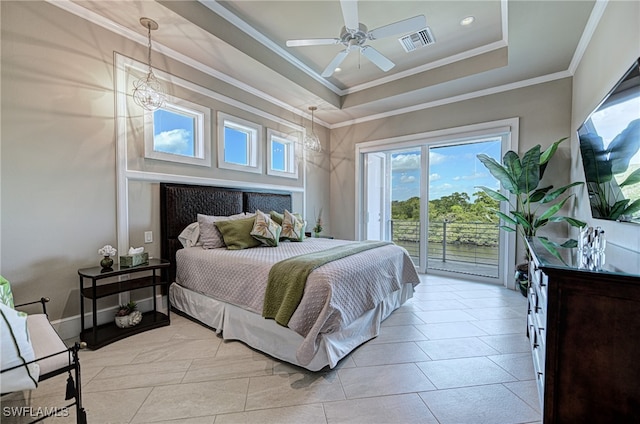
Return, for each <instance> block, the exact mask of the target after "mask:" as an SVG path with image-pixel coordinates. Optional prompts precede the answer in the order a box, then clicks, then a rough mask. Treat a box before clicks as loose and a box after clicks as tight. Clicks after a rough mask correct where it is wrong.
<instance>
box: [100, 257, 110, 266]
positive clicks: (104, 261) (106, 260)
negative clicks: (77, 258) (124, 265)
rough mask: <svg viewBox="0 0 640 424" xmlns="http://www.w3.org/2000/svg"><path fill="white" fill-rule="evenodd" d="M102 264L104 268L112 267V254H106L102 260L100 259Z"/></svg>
mask: <svg viewBox="0 0 640 424" xmlns="http://www.w3.org/2000/svg"><path fill="white" fill-rule="evenodd" d="M100 266H101V267H102V268H105V269H107V268H111V267H112V266H113V259H111V256H105V257H104V258H102V260H101V261H100Z"/></svg>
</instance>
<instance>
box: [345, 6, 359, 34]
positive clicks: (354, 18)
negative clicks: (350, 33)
mask: <svg viewBox="0 0 640 424" xmlns="http://www.w3.org/2000/svg"><path fill="white" fill-rule="evenodd" d="M340 6H341V7H342V16H343V17H344V26H345V27H347V29H351V30H355V31H357V30H358V29H359V28H360V20H359V19H358V2H357V1H354V0H340Z"/></svg>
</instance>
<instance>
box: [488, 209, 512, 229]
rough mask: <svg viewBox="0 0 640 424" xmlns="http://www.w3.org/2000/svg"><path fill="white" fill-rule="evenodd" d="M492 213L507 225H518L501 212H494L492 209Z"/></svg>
mask: <svg viewBox="0 0 640 424" xmlns="http://www.w3.org/2000/svg"><path fill="white" fill-rule="evenodd" d="M493 212H494V213H495V214H496V215H498V216H499V217H500V218H502V220H503V221H505V222H507V223H509V224H512V225H518V223H517V222H516V221H515V220H514V219H513V218H511V217H510V216H509V215H507V214H505V213H502V212H500V211H498V210H495V209H494V211H493Z"/></svg>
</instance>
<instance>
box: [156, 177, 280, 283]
mask: <svg viewBox="0 0 640 424" xmlns="http://www.w3.org/2000/svg"><path fill="white" fill-rule="evenodd" d="M256 209H260V210H262V211H264V212H269V211H272V210H273V211H278V212H281V213H282V212H283V211H284V210H285V209H288V210H291V193H286V192H267V191H258V190H239V189H233V188H223V187H210V186H202V185H188V184H174V183H160V234H161V239H162V242H161V247H160V249H161V257H162V258H163V259H168V260H169V261H171V265H170V267H169V269H168V271H167V273H168V275H165V276H164V278H167V280H165V281H169V282H174V281H175V278H176V252H177V251H178V250H179V249H182V244H181V243H180V241H178V235H180V233H181V232H182V230H184V229H185V228H186V227H187V225H189V224H191V223H192V222H196V221H197V220H198V218H197V217H198V214H199V213H200V214H203V215H216V216H228V215H233V214H237V213H240V212H255V210H256Z"/></svg>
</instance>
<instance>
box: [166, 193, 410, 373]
mask: <svg viewBox="0 0 640 424" xmlns="http://www.w3.org/2000/svg"><path fill="white" fill-rule="evenodd" d="M160 204H161V208H160V216H161V237H162V241H161V250H162V257H163V258H166V259H169V260H170V261H171V266H170V267H169V268H168V270H167V275H165V277H166V278H168V281H171V282H172V284H171V285H170V289H169V300H170V304H171V306H172V308H173V309H174V310H176V311H178V312H179V313H182V314H185V315H187V316H189V317H191V318H193V319H195V320H197V321H199V322H201V323H203V324H205V325H207V326H209V327H211V328H213V329H215V331H217V332H218V333H220V334H221V335H222V337H223V338H224V339H226V340H240V341H242V342H244V343H246V344H247V345H249V346H251V347H252V348H255V349H257V350H259V351H262V352H264V353H266V354H268V355H270V356H272V357H274V358H277V359H279V360H283V361H286V362H289V363H291V364H294V365H297V366H300V367H303V368H306V369H308V370H311V371H319V370H321V369H323V368H326V367H329V368H333V367H335V366H336V365H337V363H338V361H340V359H342V358H344V357H345V356H346V355H348V354H349V353H350V352H351V351H352V350H353V349H355V348H356V347H358V346H359V345H360V344H362V343H364V342H366V341H367V340H370V339H372V338H374V337H376V336H377V335H378V333H379V330H380V323H381V322H382V321H383V320H384V319H385V318H387V317H388V316H389V315H390V314H391V313H392V312H393V311H394V310H395V309H397V308H399V307H400V306H401V305H402V304H403V303H404V302H406V301H407V300H408V299H409V298H411V297H412V295H413V290H414V287H415V286H416V285H417V284H418V283H419V278H418V275H417V273H416V270H415V267H414V266H413V263H412V261H411V259H410V257H409V255H408V254H407V252H406V251H405V250H404V249H402V248H400V247H398V246H396V245H394V244H392V243H371V242H362V243H359V242H353V241H347V240H332V239H325V238H306V239H305V240H303V241H301V242H293V241H282V242H280V243H279V245H278V246H277V247H267V246H260V247H255V248H249V249H241V250H228V249H226V248H217V249H204V248H203V247H202V246H193V247H185V246H183V242H184V240H183V242H181V241H180V240H179V239H178V236H180V235H181V233H182V234H184V233H183V231H184V230H185V228H187V227H188V226H189V225H192V226H193V225H194V223H195V222H197V221H198V214H201V215H205V216H225V217H226V216H233V215H236V216H241V215H242V214H252V213H255V212H256V211H257V210H259V211H263V212H265V213H268V212H269V211H277V212H280V213H283V211H285V210H287V211H290V210H291V208H292V199H291V194H290V193H285V192H266V191H257V190H256V191H251V190H236V189H229V188H221V187H209V186H198V185H185V184H173V183H161V184H160ZM244 220H246V219H244ZM365 244H366V246H365ZM340 251H345V252H347V251H349V252H350V253H353V254H347V253H344V256H341V255H338V254H337V253H336V252H340ZM318 252H321V253H318ZM354 252H356V253H354ZM327 253H329V254H332V255H334V256H335V258H333V260H331V261H328V262H326V263H325V262H321V263H320V265H319V266H317V265H316V267H315V268H312V269H313V270H312V271H310V273H309V274H308V277H306V284H304V285H303V287H304V293H303V294H302V293H301V299H299V304H297V307H296V308H295V309H292V310H291V312H290V314H289V315H288V316H287V319H286V320H285V322H284V323H283V322H281V321H280V319H279V317H278V318H275V319H270V318H273V317H271V316H270V315H268V313H266V311H267V308H266V306H265V305H266V301H265V297H267V298H270V294H271V292H270V291H269V289H270V288H271V287H272V286H270V284H271V283H272V282H271V281H269V280H270V279H274V278H276V279H277V278H278V275H279V274H278V273H275V274H274V272H271V271H274V270H276V269H277V267H278V266H280V265H282V264H283V263H284V262H287V261H291V260H295V259H289V258H300V257H301V255H308V256H314V257H319V255H321V256H324V255H326V254H327ZM276 264H277V265H276ZM269 274H272V276H271V277H269ZM274 275H275V276H274ZM287 275H289V274H288V273H287ZM263 315H265V316H267V317H268V318H269V319H267V318H265V317H263ZM276 321H278V322H276Z"/></svg>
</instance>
